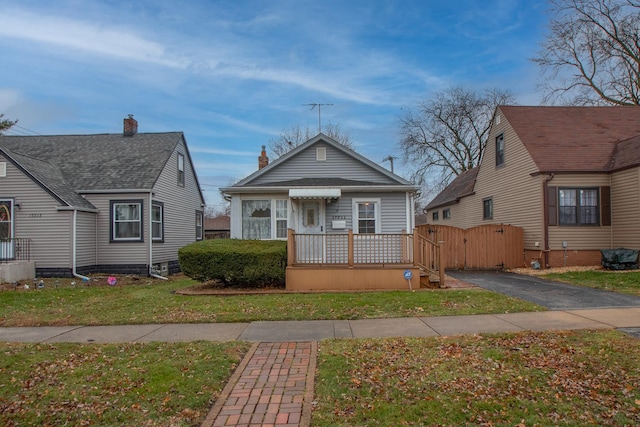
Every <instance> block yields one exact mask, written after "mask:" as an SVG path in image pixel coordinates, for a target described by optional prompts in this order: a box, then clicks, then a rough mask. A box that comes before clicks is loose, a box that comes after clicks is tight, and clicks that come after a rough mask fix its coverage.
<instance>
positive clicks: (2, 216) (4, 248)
mask: <svg viewBox="0 0 640 427" xmlns="http://www.w3.org/2000/svg"><path fill="white" fill-rule="evenodd" d="M12 238H13V200H11V199H0V259H13V239H12Z"/></svg>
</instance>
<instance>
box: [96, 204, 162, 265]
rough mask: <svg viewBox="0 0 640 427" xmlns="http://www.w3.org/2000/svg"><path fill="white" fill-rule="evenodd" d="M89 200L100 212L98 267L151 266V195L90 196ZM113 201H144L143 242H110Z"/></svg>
mask: <svg viewBox="0 0 640 427" xmlns="http://www.w3.org/2000/svg"><path fill="white" fill-rule="evenodd" d="M86 198H87V200H88V201H89V202H91V203H92V204H93V205H94V206H95V207H96V208H97V209H98V210H99V213H98V225H97V227H98V242H97V245H98V263H97V264H98V265H121V264H149V237H148V233H147V231H148V228H149V227H148V222H149V210H148V209H149V194H145V193H128V194H88V195H87V196H86ZM111 200H131V201H137V200H142V201H143V203H142V205H143V206H142V213H143V220H142V222H143V236H144V241H143V242H117V243H111V242H110V233H111V216H110V209H111V205H110V201H111Z"/></svg>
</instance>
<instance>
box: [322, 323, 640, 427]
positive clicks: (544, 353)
mask: <svg viewBox="0 0 640 427" xmlns="http://www.w3.org/2000/svg"><path fill="white" fill-rule="evenodd" d="M639 383H640V340H638V339H636V338H632V337H629V336H627V335H624V334H622V333H620V332H616V331H569V332H545V333H530V332H524V333H517V334H500V335H477V336H462V337H461V336H458V337H440V338H396V339H369V340H339V341H338V340H333V341H324V342H322V343H320V345H319V354H318V370H317V376H316V389H315V390H316V395H315V402H316V406H315V409H314V412H313V418H312V425H313V426H314V427H322V426H327V427H328V426H364V425H367V426H404V425H406V426H427V425H428V426H460V425H484V426H498V425H500V426H536V425H538V426H543V425H544V426H547V425H554V426H556V425H565V426H603V425H611V426H623V425H639V424H640V389H639V388H638V384H639Z"/></svg>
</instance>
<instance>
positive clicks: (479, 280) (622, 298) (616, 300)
mask: <svg viewBox="0 0 640 427" xmlns="http://www.w3.org/2000/svg"><path fill="white" fill-rule="evenodd" d="M447 275H449V276H452V277H454V278H456V279H459V280H463V281H465V282H469V283H473V284H474V285H477V286H479V287H481V288H483V289H488V290H491V291H494V292H499V293H501V294H504V295H508V296H511V297H514V298H520V299H522V300H525V301H529V302H532V303H534V304H538V305H541V306H543V307H545V308H547V309H549V310H578V309H586V308H616V307H617V308H619V307H640V297H636V296H632V295H625V294H620V293H616V292H611V291H604V290H600V289H592V288H587V287H584V286H575V285H567V284H564V283H559V282H554V281H551V280H545V279H541V278H538V277H533V276H526V275H522V274H515V273H506V272H503V271H447Z"/></svg>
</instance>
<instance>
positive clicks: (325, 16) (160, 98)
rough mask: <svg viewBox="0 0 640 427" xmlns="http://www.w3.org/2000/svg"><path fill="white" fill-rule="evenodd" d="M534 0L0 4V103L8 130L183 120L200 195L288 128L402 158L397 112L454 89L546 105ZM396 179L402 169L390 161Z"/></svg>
mask: <svg viewBox="0 0 640 427" xmlns="http://www.w3.org/2000/svg"><path fill="white" fill-rule="evenodd" d="M545 8H546V5H545V3H544V2H542V1H530V0H482V1H480V0H477V1H476V0H399V1H382V0H362V1H361V0H324V1H317V0H315V1H306V0H271V1H267V0H261V1H259V0H255V1H253V0H249V1H242V0H229V1H217V0H191V1H184V2H181V1H176V0H174V1H164V0H153V1H151V0H149V1H147V0H138V1H119V0H108V1H107V0H104V1H91V0H56V1H54V2H52V1H49V0H42V1H31V0H21V1H20V2H15V1H5V0H0V10H2V14H0V51H1V52H2V56H1V60H0V61H1V64H2V66H0V113H4V114H5V118H8V119H18V120H19V123H18V124H19V127H16V128H14V129H13V130H12V131H11V132H10V133H13V134H33V133H37V134H43V135H48V134H83V133H118V132H121V131H122V120H123V119H124V118H125V117H126V116H127V114H134V117H135V118H136V119H137V120H138V126H139V128H138V131H139V132H165V131H183V132H184V133H185V136H186V139H187V143H188V145H189V149H190V152H191V155H192V158H193V160H194V163H195V166H196V171H197V174H198V177H199V179H200V182H201V184H202V185H203V189H204V190H205V197H206V199H207V202H208V203H209V204H210V205H214V206H216V207H218V205H220V204H221V203H222V200H221V199H220V197H219V195H218V191H217V187H218V186H227V185H230V184H231V183H233V182H234V181H237V180H238V179H240V178H243V177H245V176H246V175H249V174H250V173H252V172H253V171H255V170H256V168H257V157H258V155H259V154H260V148H261V146H262V145H263V144H264V145H268V142H269V140H270V139H271V138H274V137H277V136H278V135H279V134H280V133H281V132H282V131H283V129H288V128H291V127H293V126H301V127H302V128H303V129H304V128H307V127H310V128H312V129H314V130H315V129H317V124H318V115H317V110H314V111H311V110H310V108H309V107H308V106H304V104H310V103H326V104H333V106H331V107H324V108H323V109H322V122H323V123H327V122H332V123H338V124H339V125H340V126H341V127H342V128H343V129H345V130H348V131H349V133H350V134H351V137H352V139H353V140H354V143H355V149H356V150H357V151H358V152H359V153H360V154H362V155H364V156H366V157H368V158H370V159H371V160H373V161H375V162H378V163H380V164H383V165H384V166H386V167H389V164H388V162H387V163H382V159H383V158H384V157H386V156H389V155H393V156H397V157H401V152H400V151H399V148H398V140H399V136H398V124H397V123H398V117H399V116H400V115H401V114H402V110H403V109H407V108H409V109H411V108H415V106H416V104H417V103H418V102H419V101H421V100H426V99H428V97H429V96H430V95H431V94H433V93H435V92H438V91H442V90H446V89H448V88H450V87H453V86H462V87H465V88H470V89H483V88H487V87H499V88H501V89H510V90H511V91H513V92H514V93H515V94H516V95H517V98H518V102H519V103H520V104H524V105H535V104H538V103H539V102H540V95H539V94H538V93H537V89H536V83H537V82H538V70H537V66H536V65H535V64H534V63H532V62H531V61H530V60H529V58H531V57H532V56H534V55H535V53H536V51H537V50H538V44H539V42H540V41H541V39H542V37H543V36H544V32H545V25H546V22H547V16H546V14H545ZM395 168H396V172H397V173H399V174H400V175H402V174H403V173H406V172H404V171H405V170H407V168H406V166H403V165H402V164H401V163H400V161H399V160H398V161H396V164H395Z"/></svg>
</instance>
